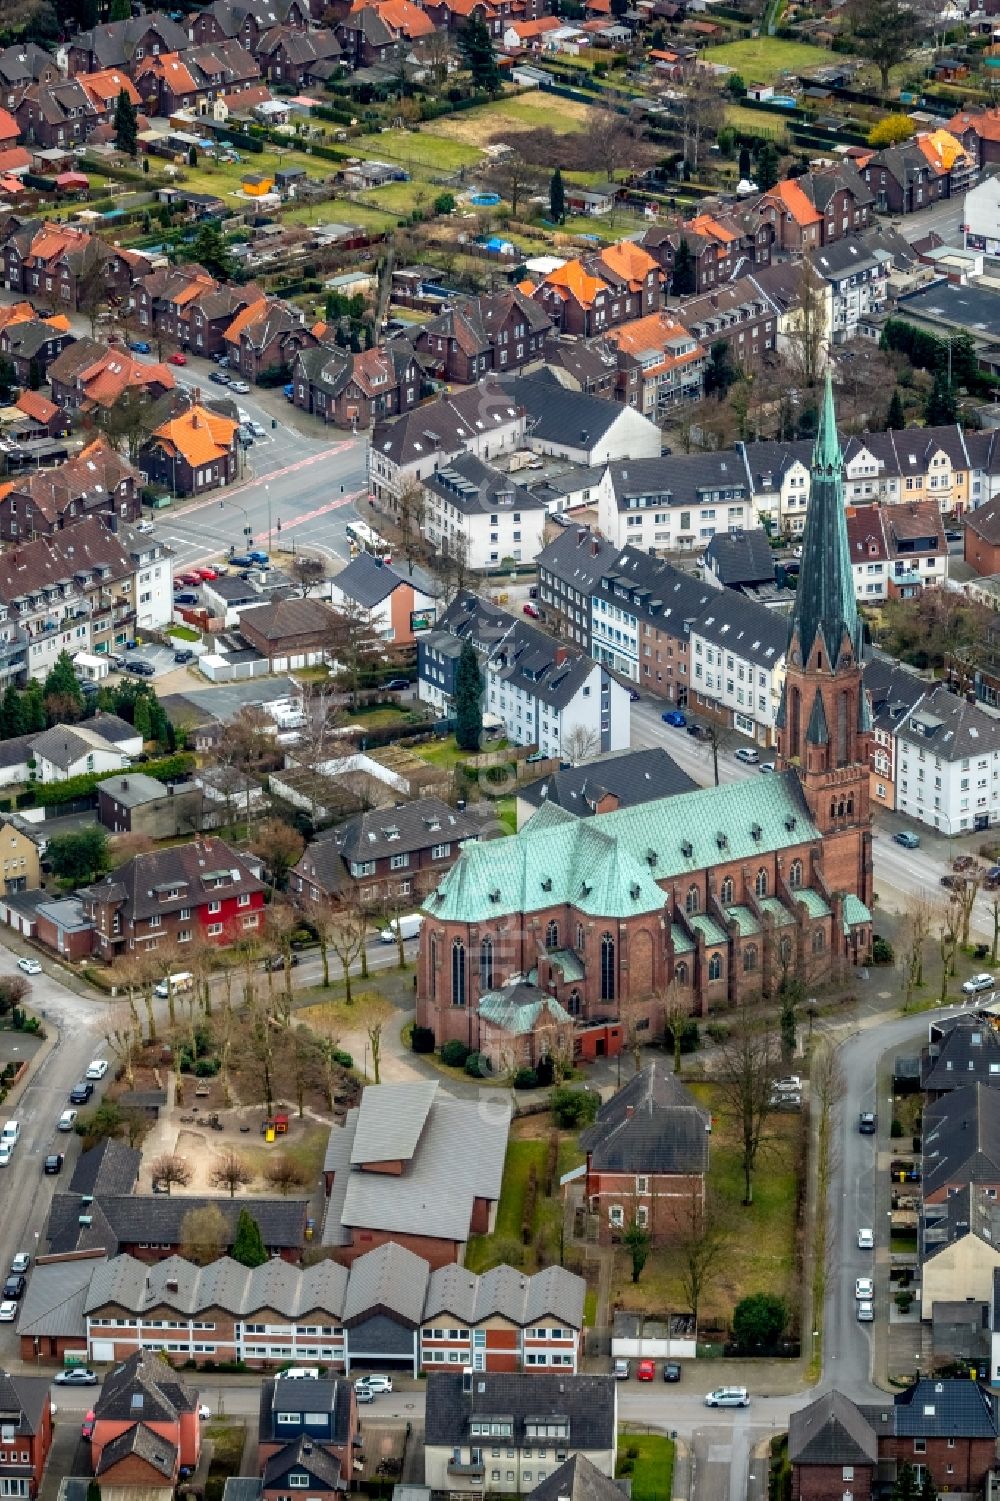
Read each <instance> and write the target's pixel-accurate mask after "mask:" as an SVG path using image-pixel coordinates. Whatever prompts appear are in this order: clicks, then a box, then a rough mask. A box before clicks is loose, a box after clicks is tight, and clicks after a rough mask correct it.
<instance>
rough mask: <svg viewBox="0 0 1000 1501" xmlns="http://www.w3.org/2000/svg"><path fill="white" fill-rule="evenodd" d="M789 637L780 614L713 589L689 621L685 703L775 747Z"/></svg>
mask: <svg viewBox="0 0 1000 1501" xmlns="http://www.w3.org/2000/svg"><path fill="white" fill-rule="evenodd" d="M787 641H788V622H787V620H786V619H785V617H784V615H782V614H780V613H779V612H778V611H776V610H769V609H768V608H767V606H766V605H762V604H759V603H758V602H757V601H756V600H752V599H747V598H746V596H745V595H742V594H740V593H738V592H737V591H736V590H735V589H723V590H716V591H714V596H713V598H712V600H711V601H710V602H709V604H708V606H707V607H706V608H705V609H704V610H703V611H701V612H700V614H699V615H698V616H697V617H696V618H695V619H694V620H692V621H691V624H690V633H689V638H688V664H689V692H688V700H687V703H688V707H689V708H693V709H695V710H698V711H699V712H702V713H706V714H709V715H710V716H711V717H713V718H717V719H721V720H722V722H723V723H724V724H727V725H729V726H731V727H732V728H733V729H735V730H738V731H739V733H740V734H741V735H746V736H747V738H748V739H750V740H753V741H755V742H756V743H757V744H758V745H764V746H769V745H773V744H774V739H775V721H776V718H777V713H778V705H779V703H780V701H781V690H782V687H783V685H784V681H785V647H786V644H787Z"/></svg>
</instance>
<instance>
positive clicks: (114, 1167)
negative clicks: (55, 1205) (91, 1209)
mask: <svg viewBox="0 0 1000 1501" xmlns="http://www.w3.org/2000/svg"><path fill="white" fill-rule="evenodd" d="M141 1161H142V1153H141V1152H140V1151H138V1150H137V1149H136V1148H135V1147H127V1146H126V1145H125V1143H124V1142H121V1141H114V1140H112V1138H111V1137H106V1138H105V1139H104V1141H101V1142H98V1144H97V1146H96V1147H91V1149H90V1151H89V1152H84V1153H83V1154H82V1155H81V1157H80V1158H79V1160H78V1161H77V1164H76V1167H75V1168H74V1169H73V1176H72V1178H71V1179H70V1180H69V1188H68V1190H67V1192H68V1193H71V1194H82V1195H84V1196H85V1197H88V1198H93V1196H94V1195H95V1194H100V1193H106V1194H130V1193H131V1192H132V1190H133V1188H135V1185H136V1184H137V1183H138V1181H139V1164H140V1163H141Z"/></svg>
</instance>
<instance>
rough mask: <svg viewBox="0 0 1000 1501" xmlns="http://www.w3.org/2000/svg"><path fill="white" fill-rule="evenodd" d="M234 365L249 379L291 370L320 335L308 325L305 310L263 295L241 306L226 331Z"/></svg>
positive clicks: (232, 366)
mask: <svg viewBox="0 0 1000 1501" xmlns="http://www.w3.org/2000/svg"><path fill="white" fill-rule="evenodd" d="M223 337H224V339H225V346H226V352H227V354H228V356H229V363H230V367H231V368H233V369H235V370H238V371H239V373H240V375H242V376H244V377H245V379H247V380H249V381H256V380H257V379H258V378H259V377H260V376H261V375H262V374H263V373H264V371H268V372H275V371H290V370H291V368H292V366H293V365H294V363H295V357H296V355H297V354H298V353H299V351H300V350H302V349H312V348H314V347H315V346H316V345H317V344H318V343H319V339H318V337H317V336H316V334H314V333H313V332H312V331H311V330H310V329H309V328H307V327H306V322H305V314H304V313H302V312H300V311H299V309H298V308H295V307H292V306H291V305H290V304H289V303H286V302H281V301H280V300H279V299H278V298H276V297H263V296H262V297H260V299H259V300H258V301H256V302H252V303H250V305H249V306H248V307H245V308H243V309H241V311H240V312H239V313H237V315H236V317H235V318H234V319H233V321H232V323H230V325H229V327H228V328H227V329H226V331H225V334H224V335H223Z"/></svg>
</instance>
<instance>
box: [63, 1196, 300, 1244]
mask: <svg viewBox="0 0 1000 1501" xmlns="http://www.w3.org/2000/svg"><path fill="white" fill-rule="evenodd" d="M208 1204H215V1205H217V1206H218V1208H219V1209H220V1210H221V1212H222V1214H223V1216H224V1217H225V1220H226V1223H227V1225H228V1227H229V1234H230V1237H231V1240H230V1243H231V1242H232V1238H234V1237H235V1235H236V1222H237V1220H238V1219H239V1215H240V1210H241V1209H245V1210H247V1212H248V1213H249V1214H251V1215H252V1216H253V1218H254V1219H255V1220H256V1221H257V1223H258V1225H259V1226H260V1233H261V1235H262V1237H263V1240H264V1244H265V1246H267V1247H268V1248H269V1249H271V1250H283V1249H294V1250H297V1249H298V1248H299V1247H301V1246H302V1245H304V1244H305V1228H306V1211H307V1208H308V1200H306V1199H217V1198H213V1197H211V1196H209V1195H205V1196H201V1195H199V1196H196V1197H194V1198H192V1197H191V1196H190V1195H185V1196H184V1197H183V1198H173V1197H171V1195H169V1194H153V1195H147V1194H139V1195H132V1194H101V1195H99V1197H98V1198H96V1199H94V1200H93V1201H92V1202H88V1204H87V1207H86V1212H87V1215H88V1216H89V1217H90V1218H91V1220H92V1224H91V1225H89V1226H87V1225H81V1224H80V1214H81V1212H82V1208H83V1201H82V1200H81V1198H80V1197H79V1195H77V1194H69V1193H57V1194H56V1195H55V1196H54V1198H53V1200H52V1209H51V1211H50V1213H49V1223H48V1226H47V1228H46V1238H47V1240H48V1249H49V1252H50V1253H55V1252H66V1251H75V1250H81V1249H90V1248H93V1247H97V1246H101V1247H103V1248H104V1249H105V1250H106V1251H107V1252H108V1255H109V1256H115V1255H117V1254H118V1252H119V1250H120V1249H121V1247H122V1246H123V1245H126V1246H127V1245H136V1244H138V1243H139V1242H142V1241H148V1242H150V1243H151V1244H155V1245H170V1246H176V1245H180V1244H181V1241H182V1239H183V1233H182V1228H181V1226H182V1222H183V1219H184V1216H185V1215H186V1214H187V1213H188V1211H189V1210H191V1209H204V1208H205V1206H206V1205H208Z"/></svg>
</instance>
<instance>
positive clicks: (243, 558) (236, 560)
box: [229, 553, 253, 568]
mask: <svg viewBox="0 0 1000 1501" xmlns="http://www.w3.org/2000/svg"><path fill="white" fill-rule="evenodd" d="M229 566H230V568H252V567H253V558H251V557H250V555H249V553H234V554H233V556H232V557H231V558H230V559H229Z"/></svg>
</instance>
